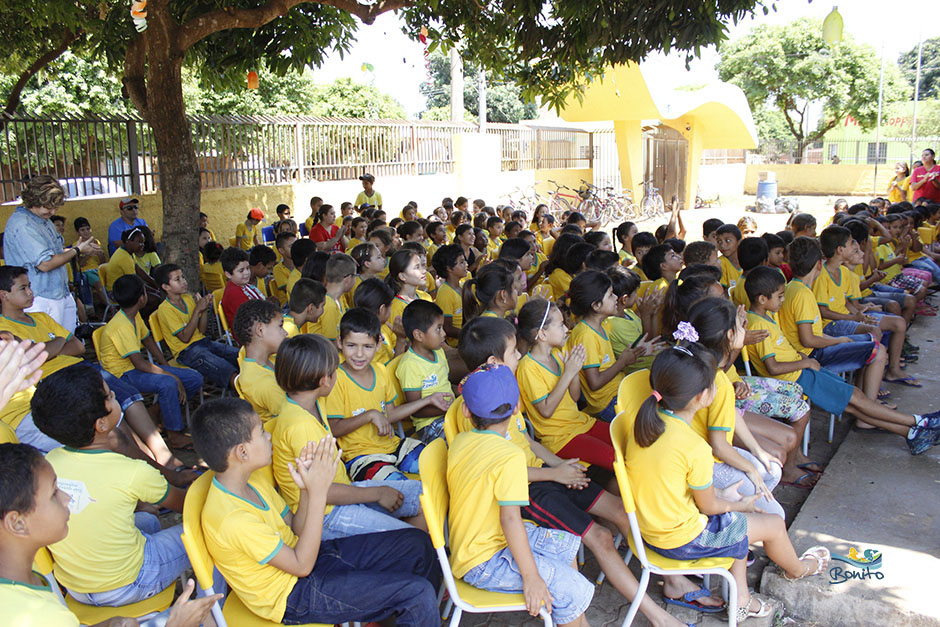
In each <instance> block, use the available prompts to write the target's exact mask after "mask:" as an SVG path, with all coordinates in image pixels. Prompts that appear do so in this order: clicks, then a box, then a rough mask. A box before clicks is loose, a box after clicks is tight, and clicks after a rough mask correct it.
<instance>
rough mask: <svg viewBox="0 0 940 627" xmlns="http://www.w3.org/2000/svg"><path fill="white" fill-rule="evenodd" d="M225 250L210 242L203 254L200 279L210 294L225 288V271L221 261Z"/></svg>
mask: <svg viewBox="0 0 940 627" xmlns="http://www.w3.org/2000/svg"><path fill="white" fill-rule="evenodd" d="M223 250H225V249H224V248H222V245H221V244H219V243H217V242H209V243H208V244H206V247H205V249H204V250H203V252H202V256H203V263H202V267H201V268H199V277H200V278H201V279H202V284H203V285H205V286H206V291H208V292H215V291H216V290H220V289H222V288H223V287H225V271H224V270H223V269H222V262H221V261H219V259H220V258H221V257H222V251H223Z"/></svg>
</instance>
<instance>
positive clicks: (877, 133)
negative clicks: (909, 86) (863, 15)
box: [871, 39, 888, 195]
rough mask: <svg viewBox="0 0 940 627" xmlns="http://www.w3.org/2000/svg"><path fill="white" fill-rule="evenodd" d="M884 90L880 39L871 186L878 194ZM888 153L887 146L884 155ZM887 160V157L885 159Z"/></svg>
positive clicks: (883, 63) (883, 45)
mask: <svg viewBox="0 0 940 627" xmlns="http://www.w3.org/2000/svg"><path fill="white" fill-rule="evenodd" d="M884 90H885V40H884V39H882V40H881V74H880V76H879V78H878V126H876V127H875V176H874V178H873V179H872V183H871V188H872V193H873V194H876V195H877V194H878V163H879V162H880V161H881V109H882V106H883V104H884ZM887 154H888V150H887V147H886V148H885V155H887ZM885 161H886V162H887V159H886V160H885Z"/></svg>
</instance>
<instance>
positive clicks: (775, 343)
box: [664, 311, 803, 548]
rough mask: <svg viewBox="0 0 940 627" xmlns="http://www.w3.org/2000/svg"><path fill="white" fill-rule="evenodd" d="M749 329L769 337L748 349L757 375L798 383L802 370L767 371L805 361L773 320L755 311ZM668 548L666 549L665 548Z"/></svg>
mask: <svg viewBox="0 0 940 627" xmlns="http://www.w3.org/2000/svg"><path fill="white" fill-rule="evenodd" d="M747 328H748V329H752V330H754V331H761V330H765V331H767V332H768V333H769V335H768V336H767V337H766V338H764V339H763V340H761V341H760V342H759V343H757V344H751V345H749V346H748V347H747V351H748V355H749V356H750V358H751V363H752V364H754V367H755V368H756V369H757V374H759V375H760V376H762V377H773V378H774V379H781V380H783V381H796V380H797V379H799V378H800V373H801V372H802V370H794V371H793V372H788V373H786V374H781V375H777V376H774V375H772V374H770V371H769V370H767V366H766V365H765V364H764V361H765V360H767V359H770V358H771V357H773V358H774V359H776V360H777V361H778V362H781V363H789V362H792V361H799V360H801V359H803V357H802V355H800V354H799V353H798V352H797V351H796V349H795V348H793V345H792V344H790V342H789V341H788V340H787V338H786V336H784V334H783V332H782V331H781V330H780V325H778V324H777V323H776V322H774V320H773V319H772V318H768V317H767V316H765V315H763V316H762V315H758V314H756V313H754V312H753V311H749V312H747ZM664 548H666V547H664Z"/></svg>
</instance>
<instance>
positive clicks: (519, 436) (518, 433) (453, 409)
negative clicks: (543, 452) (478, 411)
mask: <svg viewBox="0 0 940 627" xmlns="http://www.w3.org/2000/svg"><path fill="white" fill-rule="evenodd" d="M473 429H475V427H474V426H473V421H472V420H470V418H468V417H466V416H465V415H464V413H463V397H462V396H458V397H457V398H456V399H454V402H453V403H451V405H450V407H448V408H447V413H446V414H444V438H445V439H446V440H447V441H448V442H453V441H454V438H456V437H457V434H458V433H463V432H464V431H473ZM508 433H509V441H510V442H512V443H513V444H515V445H516V446H518V447H519V448H521V449H522V451H523V452H524V453H525V465H526V466H528V467H529V468H541V467H542V466H544V465H545V464H544V462H543V461H542V460H541V459H539V458H538V457H537V456H536V454H535V452H534V451H533V450H532V446H531V445H530V444H529V438H528V431H527V430H526V426H525V420H524V419H523V418H522V414H521V413H520V412H516V413H514V414H513V415H512V416H511V417H510V421H509V430H508Z"/></svg>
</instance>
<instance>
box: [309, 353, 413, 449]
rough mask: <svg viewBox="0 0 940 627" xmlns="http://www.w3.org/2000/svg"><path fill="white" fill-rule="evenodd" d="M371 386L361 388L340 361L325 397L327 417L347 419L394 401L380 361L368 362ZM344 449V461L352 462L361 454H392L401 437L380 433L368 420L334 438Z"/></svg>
mask: <svg viewBox="0 0 940 627" xmlns="http://www.w3.org/2000/svg"><path fill="white" fill-rule="evenodd" d="M369 367H370V368H371V371H372V386H371V387H369V388H365V387H362V386H361V385H359V384H358V383H357V382H356V381H355V380H353V378H352V377H351V376H350V375H349V373H348V372H347V371H346V368H345V367H344V364H340V367H339V373H338V374H337V376H336V384H335V385H334V386H333V389H332V390H331V391H330V393H329V395H327V397H326V417H327V420H341V419H349V418H354V417H355V416H358V415H359V414H361V413H363V412H366V411H369V410H373V409H374V410H376V411H379V412H382V413H385V410H386V408H387V407H389V406H390V405H393V404H394V403H395V397H396V396H398V395H397V394H396V393H395V386H393V385H392V382H391V380H390V379H389V377H388V371H387V370H386V369H385V366H383V365H381V364H370V366H369ZM337 440H338V442H339V447H340V448H341V449H342V450H343V461H344V462H348V461H351V460H352V459H353V458H355V457H359V456H360V455H387V454H389V453H394V452H395V450H396V449H397V448H398V445H399V443H401V439H400V438H398V437H395V436H394V435H392V436H382V435H379V430H378V429H377V428H376V426H375V425H374V424H373V423H371V422H368V423H366V424H364V425H362V426H360V427H359V428H358V429H356V430H355V431H352V432H350V433H347V434H346V435H342V436H340V437H339V438H337Z"/></svg>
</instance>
